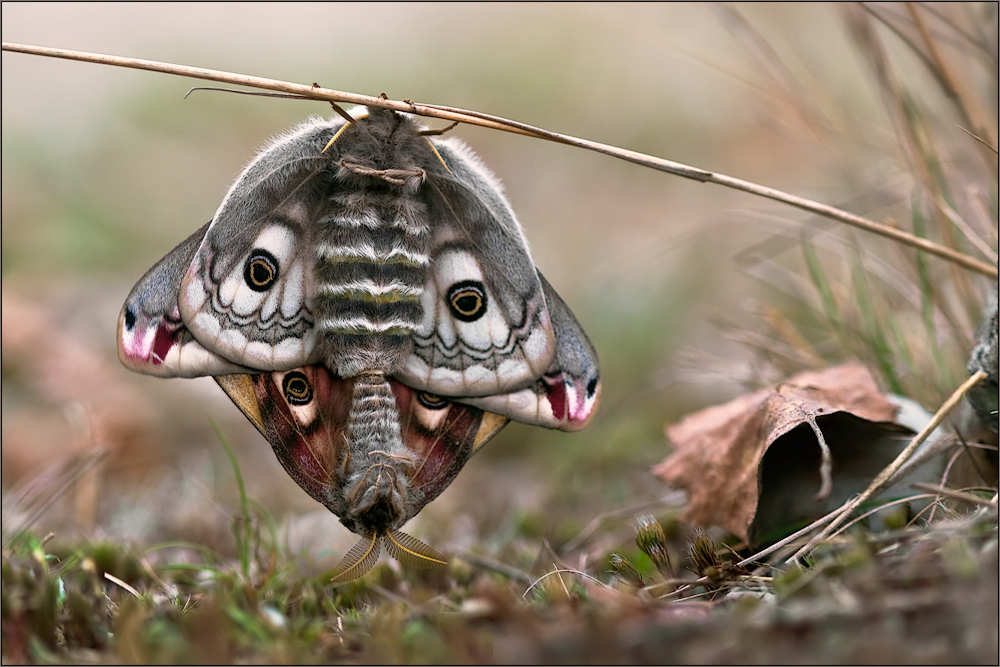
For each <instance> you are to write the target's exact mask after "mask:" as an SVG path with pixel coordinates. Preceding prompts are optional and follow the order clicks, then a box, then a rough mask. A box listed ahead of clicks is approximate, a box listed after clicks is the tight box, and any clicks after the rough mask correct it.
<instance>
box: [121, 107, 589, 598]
mask: <svg viewBox="0 0 1000 667" xmlns="http://www.w3.org/2000/svg"><path fill="white" fill-rule="evenodd" d="M361 111H362V112H363V113H360V114H356V116H354V117H353V118H354V119H353V120H352V121H350V122H348V121H347V120H345V119H340V118H338V119H335V120H312V121H309V122H307V123H305V124H303V125H301V126H299V127H298V128H296V129H294V130H292V131H291V132H289V133H288V134H285V135H284V136H281V137H279V138H277V139H275V140H274V141H272V142H271V144H270V145H269V146H268V147H267V148H265V149H264V150H263V151H261V152H260V154H258V155H257V157H255V158H254V159H253V161H252V162H250V164H249V165H248V166H247V167H246V169H244V170H243V173H242V174H240V176H239V178H237V179H236V182H235V183H234V184H233V186H232V187H231V188H230V189H229V192H228V193H227V194H226V197H225V199H223V201H222V204H221V205H220V206H219V209H218V211H216V213H215V217H214V218H213V219H212V221H211V222H210V223H208V224H207V225H205V226H204V227H202V228H201V229H199V230H198V231H196V232H195V233H194V234H192V235H191V236H189V237H188V238H187V239H185V240H184V241H183V242H182V243H181V244H180V245H179V246H177V247H176V248H175V249H174V250H172V251H171V252H170V253H169V254H168V255H167V256H166V257H164V258H163V259H161V260H160V261H159V262H157V264H156V265H154V266H153V268H151V269H150V270H149V271H148V272H147V273H146V275H145V276H143V277H142V278H141V279H140V280H139V282H138V283H137V284H136V286H135V287H134V288H133V289H132V292H131V293H130V294H129V296H128V299H127V300H126V301H125V305H124V306H123V307H122V311H121V315H120V317H119V323H118V353H119V356H120V358H121V360H122V362H123V363H124V364H125V365H126V366H127V367H129V368H130V369H132V370H135V371H138V372H141V373H148V374H151V375H158V376H162V377H196V376H203V375H211V376H214V377H215V379H216V382H218V383H219V385H220V386H221V387H222V388H223V390H224V391H225V392H226V393H227V394H228V395H229V397H230V398H231V399H232V400H233V402H234V403H235V404H236V405H237V406H238V407H239V408H240V410H242V411H243V413H244V414H245V415H246V416H247V418H248V419H250V421H251V422H253V424H254V425H255V426H256V427H257V429H258V430H259V431H260V432H261V433H262V434H263V435H264V437H265V438H267V440H268V441H269V442H270V443H271V446H272V447H273V449H274V452H275V454H276V455H277V457H278V460H279V461H280V462H281V465H282V466H283V467H284V468H285V470H286V472H288V474H289V475H291V477H292V478H293V479H294V480H295V481H296V482H297V483H298V484H299V486H301V487H302V488H303V489H304V490H305V491H306V492H307V493H309V495H311V496H312V497H313V498H315V499H316V500H318V501H319V502H321V503H322V504H323V505H325V506H326V507H327V508H328V509H329V510H330V511H332V512H333V513H334V514H336V515H337V516H338V517H340V521H341V523H343V524H344V525H345V526H346V527H347V528H348V529H350V530H352V531H353V532H355V533H358V534H359V535H361V536H362V540H361V541H360V542H359V543H358V544H357V546H355V547H354V549H352V550H351V551H350V552H349V553H348V554H347V556H346V557H345V558H344V560H343V561H342V562H341V563H340V565H339V566H338V568H337V570H336V574H335V577H334V578H335V579H344V580H346V579H351V578H355V577H359V576H362V575H363V574H364V573H365V572H367V571H368V570H369V569H370V568H371V566H372V565H373V564H374V563H375V561H376V560H377V559H378V556H379V553H380V551H381V547H382V546H385V547H386V549H387V551H389V553H390V554H391V555H393V556H394V557H396V558H397V559H399V560H401V561H403V562H407V563H411V564H414V565H422V566H428V565H435V564H438V563H444V559H443V558H442V557H441V556H440V555H439V554H437V553H436V552H435V551H434V550H433V549H431V548H430V547H428V546H427V545H425V544H423V543H422V542H420V541H419V540H417V539H415V538H413V537H410V536H409V535H406V534H405V533H402V532H400V530H399V529H400V528H401V527H402V525H403V524H404V523H406V521H408V520H409V519H410V518H412V517H413V516H415V515H416V514H417V513H418V512H419V511H420V510H421V508H423V507H424V505H426V504H427V503H428V502H430V501H431V500H433V499H434V498H436V497H437V496H438V495H439V494H440V493H441V492H442V491H443V490H444V489H445V488H447V486H448V485H449V484H450V483H451V481H452V480H453V479H454V477H455V475H457V474H458V472H459V471H460V470H461V469H462V467H463V466H464V465H465V463H466V461H467V460H468V459H469V457H470V456H472V454H474V453H475V452H476V451H478V449H479V448H480V447H482V446H483V445H484V444H485V443H486V442H487V441H488V440H489V439H490V438H492V437H493V436H494V435H496V433H497V432H499V431H500V429H501V428H503V426H504V425H505V424H506V423H507V422H508V421H509V420H511V419H513V420H516V421H519V422H523V423H526V424H535V425H538V426H545V427H548V428H558V429H562V430H566V431H572V430H577V429H580V428H583V427H584V426H586V425H587V423H588V422H589V420H590V418H591V416H592V415H593V413H594V410H595V408H596V406H597V401H598V397H599V396H600V377H599V372H598V364H597V354H596V352H595V351H594V348H593V346H592V345H591V343H590V341H589V340H588V339H587V336H586V334H584V332H583V330H582V329H581V327H580V325H579V323H578V322H577V321H576V319H575V318H574V317H573V314H572V313H571V312H570V310H569V308H568V307H567V306H566V304H565V303H563V301H562V300H561V299H560V298H559V296H558V295H557V294H556V292H555V290H554V289H552V286H551V285H549V283H548V282H547V281H546V280H545V278H544V277H542V275H541V273H539V272H538V270H537V269H536V268H535V265H534V263H533V262H532V260H531V255H530V254H529V252H528V246H527V242H526V240H525V237H524V234H523V232H522V230H521V226H520V224H519V223H518V221H517V218H516V217H515V216H514V212H513V211H512V210H511V208H510V205H509V204H508V203H507V200H506V199H505V198H504V195H503V192H502V190H501V186H500V184H499V182H498V181H497V180H496V178H495V177H494V176H493V175H492V174H491V173H490V172H489V171H488V170H487V169H486V168H485V167H484V166H483V165H482V163H481V162H480V161H479V159H478V158H477V157H476V156H475V155H474V154H473V153H472V152H471V151H470V150H469V149H468V148H467V147H466V146H465V145H464V144H462V143H461V142H460V141H458V140H456V139H440V138H437V137H434V138H432V136H431V135H432V134H434V133H432V132H429V131H426V130H422V129H421V128H420V127H419V126H418V125H417V124H416V123H415V122H414V121H413V120H412V119H410V118H409V117H407V116H404V115H401V114H398V113H396V112H393V111H387V110H380V109H369V110H367V111H365V110H364V109H363V108H362V109H361Z"/></svg>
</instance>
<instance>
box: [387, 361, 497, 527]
mask: <svg viewBox="0 0 1000 667" xmlns="http://www.w3.org/2000/svg"><path fill="white" fill-rule="evenodd" d="M390 384H391V386H392V390H393V393H394V394H395V395H396V405H397V407H398V408H399V425H400V431H401V433H402V435H403V444H404V445H405V446H406V448H407V450H408V451H409V452H410V454H411V456H412V459H413V461H414V467H413V469H412V471H411V472H410V475H409V497H408V499H407V518H408V519H409V518H413V517H414V516H416V515H417V513H418V512H419V511H420V510H421V509H422V508H423V507H424V506H425V505H426V504H427V503H429V502H431V501H432V500H434V499H435V498H437V497H438V496H439V495H440V494H441V493H442V492H443V491H444V490H445V489H447V488H448V486H449V485H450V484H451V483H452V481H453V480H454V479H455V477H456V476H457V475H458V473H459V472H461V470H462V468H464V467H465V464H466V463H468V461H469V459H470V458H471V457H472V455H473V454H475V453H476V452H477V451H479V449H480V448H481V447H482V446H483V445H485V444H486V443H487V442H489V441H490V440H491V439H492V438H493V436H495V435H496V434H497V433H499V432H500V430H501V429H503V427H504V426H506V425H507V423H508V422H509V421H510V420H509V419H507V418H506V417H504V416H501V415H496V414H491V413H489V412H484V411H483V410H481V409H479V408H476V407H473V406H471V405H465V404H462V403H456V402H453V401H448V400H444V399H441V398H438V397H436V396H427V395H426V394H425V393H423V392H420V391H417V390H414V389H412V388H410V387H407V386H406V385H404V384H402V383H400V382H398V381H395V380H393V381H391V382H390Z"/></svg>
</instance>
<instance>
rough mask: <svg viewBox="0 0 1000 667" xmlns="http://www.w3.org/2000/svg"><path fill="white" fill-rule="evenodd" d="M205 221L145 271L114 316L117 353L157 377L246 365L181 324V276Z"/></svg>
mask: <svg viewBox="0 0 1000 667" xmlns="http://www.w3.org/2000/svg"><path fill="white" fill-rule="evenodd" d="M208 227H209V225H207V224H206V225H205V226H203V227H202V228H201V229H199V230H198V231H196V232H195V233H194V234H192V235H191V236H189V237H188V238H186V239H184V240H183V241H182V242H181V243H180V245H178V246H177V247H176V248H174V249H173V250H171V251H170V252H169V253H167V255H166V256H165V257H164V258H163V259H161V260H160V261H159V262H157V263H156V264H154V265H153V268H151V269H150V270H149V271H147V272H146V275H144V276H143V277H142V278H140V279H139V282H137V283H136V284H135V287H133V288H132V291H131V292H129V295H128V297H127V298H126V299H125V304H124V305H123V306H122V310H121V313H120V314H119V316H118V336H117V337H118V358H119V359H121V362H122V363H123V364H124V365H125V366H126V367H127V368H129V369H131V370H133V371H137V372H139V373H145V374H147V375H157V376H160V377H197V376H201V375H217V374H220V373H239V372H245V371H248V370H249V369H247V368H244V367H242V366H240V365H238V364H234V363H232V362H231V361H229V360H227V359H225V358H223V357H220V356H219V355H217V354H213V353H212V352H209V351H208V350H206V349H205V348H204V347H202V345H201V344H200V343H199V342H198V341H197V340H195V338H194V336H193V335H191V332H190V331H188V329H187V328H186V327H185V326H184V323H183V321H182V320H181V315H180V311H179V310H178V307H177V296H178V292H179V291H180V285H181V279H182V278H183V277H184V274H185V272H186V271H187V269H188V267H189V266H190V265H191V260H192V258H193V257H194V255H195V252H196V251H197V249H198V246H199V245H200V244H201V242H202V239H204V237H205V233H206V231H207V230H208Z"/></svg>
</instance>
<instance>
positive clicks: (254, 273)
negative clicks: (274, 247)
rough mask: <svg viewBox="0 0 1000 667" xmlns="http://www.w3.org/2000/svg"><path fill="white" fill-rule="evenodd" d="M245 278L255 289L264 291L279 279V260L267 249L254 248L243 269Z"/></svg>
mask: <svg viewBox="0 0 1000 667" xmlns="http://www.w3.org/2000/svg"><path fill="white" fill-rule="evenodd" d="M243 279H244V280H245V281H246V283H247V287H249V288H250V289H252V290H253V291H255V292H263V291H264V290H266V289H268V288H269V287H271V285H273V284H274V281H276V280H277V279H278V260H277V259H275V257H274V255H272V254H271V253H269V252H268V251H266V250H263V249H261V248H256V249H254V251H253V252H251V253H250V259H248V260H247V265H246V268H245V269H244V270H243Z"/></svg>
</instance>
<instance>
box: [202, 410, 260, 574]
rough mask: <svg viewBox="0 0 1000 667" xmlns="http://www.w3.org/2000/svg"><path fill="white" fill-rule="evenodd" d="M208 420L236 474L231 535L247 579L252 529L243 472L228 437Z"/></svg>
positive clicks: (212, 421)
mask: <svg viewBox="0 0 1000 667" xmlns="http://www.w3.org/2000/svg"><path fill="white" fill-rule="evenodd" d="M209 422H211V424H212V428H213V429H214V430H215V435H217V436H218V438H219V441H220V442H222V446H223V447H224V448H225V449H226V456H228V457H229V464H230V465H231V466H232V467H233V474H234V475H235V476H236V486H237V488H238V489H239V493H240V512H241V516H240V517H238V518H237V519H236V520H235V521H234V522H233V537H234V538H235V539H236V550H237V551H238V552H239V556H240V571H241V572H242V573H243V577H244V579H245V580H246V581H249V580H250V531H251V530H252V529H251V517H250V509H249V505H250V503H249V501H248V499H247V490H246V486H245V485H244V484H243V473H241V472H240V464H239V461H237V459H236V452H234V451H233V447H232V445H230V444H229V439H228V438H227V437H226V436H225V434H224V433H223V432H222V429H221V428H219V425H218V424H216V423H215V420H214V419H210V420H209Z"/></svg>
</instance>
